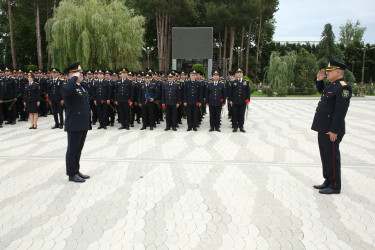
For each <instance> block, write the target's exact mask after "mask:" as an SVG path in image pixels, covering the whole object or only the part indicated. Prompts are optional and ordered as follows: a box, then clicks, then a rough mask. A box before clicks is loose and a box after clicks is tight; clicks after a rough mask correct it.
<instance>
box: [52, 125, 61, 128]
mask: <svg viewBox="0 0 375 250" xmlns="http://www.w3.org/2000/svg"><path fill="white" fill-rule="evenodd" d="M55 128H59V125H55V126H53V127H52V128H51V129H55Z"/></svg>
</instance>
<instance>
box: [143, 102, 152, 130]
mask: <svg viewBox="0 0 375 250" xmlns="http://www.w3.org/2000/svg"><path fill="white" fill-rule="evenodd" d="M142 126H143V127H148V126H155V104H154V103H153V102H147V103H146V104H142Z"/></svg>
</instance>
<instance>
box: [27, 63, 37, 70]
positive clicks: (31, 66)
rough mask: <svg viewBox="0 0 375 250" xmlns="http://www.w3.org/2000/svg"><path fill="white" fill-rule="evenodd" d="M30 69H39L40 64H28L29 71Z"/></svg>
mask: <svg viewBox="0 0 375 250" xmlns="http://www.w3.org/2000/svg"><path fill="white" fill-rule="evenodd" d="M29 70H33V71H35V70H38V66H36V65H34V64H30V65H28V66H27V71H29Z"/></svg>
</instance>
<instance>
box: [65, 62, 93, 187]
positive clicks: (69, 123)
mask: <svg viewBox="0 0 375 250" xmlns="http://www.w3.org/2000/svg"><path fill="white" fill-rule="evenodd" d="M82 72H83V70H82V68H81V64H80V63H79V62H77V63H75V64H73V65H71V66H69V67H68V68H66V69H65V73H69V78H70V79H69V80H68V81H67V82H66V83H65V84H63V86H61V94H62V96H63V99H64V102H65V107H66V110H65V115H66V117H65V131H66V132H67V133H68V148H67V151H66V174H67V175H68V176H69V181H74V182H84V181H85V179H88V178H90V176H88V175H84V174H82V173H81V172H80V164H79V161H80V158H81V152H82V149H83V146H84V144H85V140H86V135H87V131H88V130H90V129H91V123H90V107H89V96H88V93H87V91H86V90H85V89H84V88H83V87H82V86H81V84H80V82H81V81H82V79H83V74H82Z"/></svg>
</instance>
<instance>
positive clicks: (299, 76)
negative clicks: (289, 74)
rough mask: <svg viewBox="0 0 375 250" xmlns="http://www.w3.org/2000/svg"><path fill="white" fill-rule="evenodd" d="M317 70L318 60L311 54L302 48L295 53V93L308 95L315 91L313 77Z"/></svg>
mask: <svg viewBox="0 0 375 250" xmlns="http://www.w3.org/2000/svg"><path fill="white" fill-rule="evenodd" d="M318 71H319V67H318V62H317V60H316V57H315V56H314V55H313V54H310V53H309V52H308V51H307V50H306V49H304V48H302V49H301V50H300V52H299V53H298V54H297V58H296V65H295V67H294V76H295V77H294V79H295V80H294V86H295V93H296V94H303V95H310V94H314V93H315V92H316V88H315V82H314V78H316V74H317V73H318Z"/></svg>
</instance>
